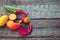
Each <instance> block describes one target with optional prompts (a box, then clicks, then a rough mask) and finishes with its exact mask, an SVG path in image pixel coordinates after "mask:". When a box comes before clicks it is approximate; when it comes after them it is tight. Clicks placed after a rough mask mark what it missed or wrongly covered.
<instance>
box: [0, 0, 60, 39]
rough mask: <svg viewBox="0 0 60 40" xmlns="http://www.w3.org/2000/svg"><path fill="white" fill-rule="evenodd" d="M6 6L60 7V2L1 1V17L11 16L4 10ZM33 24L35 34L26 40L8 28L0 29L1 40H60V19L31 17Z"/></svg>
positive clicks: (32, 0)
mask: <svg viewBox="0 0 60 40" xmlns="http://www.w3.org/2000/svg"><path fill="white" fill-rule="evenodd" d="M4 4H6V5H17V6H19V5H28V4H30V5H31V4H39V5H41V4H49V5H59V4H60V0H31V1H30V0H0V16H1V15H3V14H7V15H9V14H10V12H7V11H6V10H5V9H4V8H3V6H2V5H4ZM57 16H58V15H57ZM29 17H30V16H29ZM37 17H38V16H37ZM18 18H19V17H18ZM16 21H18V20H16ZM31 23H32V24H33V32H32V33H31V34H30V35H28V36H26V37H25V38H22V37H20V36H19V35H18V33H17V31H11V30H10V29H8V28H7V27H6V26H5V27H4V28H0V40H60V18H33V17H31Z"/></svg>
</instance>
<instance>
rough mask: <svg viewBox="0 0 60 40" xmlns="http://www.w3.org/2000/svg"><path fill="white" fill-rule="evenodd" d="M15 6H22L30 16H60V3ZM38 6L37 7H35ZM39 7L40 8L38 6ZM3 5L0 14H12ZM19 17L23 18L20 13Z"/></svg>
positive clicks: (0, 7)
mask: <svg viewBox="0 0 60 40" xmlns="http://www.w3.org/2000/svg"><path fill="white" fill-rule="evenodd" d="M13 6H14V7H22V8H23V10H24V11H27V12H28V13H29V14H28V16H29V17H30V18H60V5H13ZM34 6H36V7H34ZM38 7H39V8H38ZM10 13H11V12H7V11H6V10H5V9H4V8H3V6H0V14H10ZM17 18H18V19H19V18H21V15H19V14H18V16H17Z"/></svg>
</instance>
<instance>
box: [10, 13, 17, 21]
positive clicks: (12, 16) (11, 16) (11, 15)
mask: <svg viewBox="0 0 60 40" xmlns="http://www.w3.org/2000/svg"><path fill="white" fill-rule="evenodd" d="M16 18H17V17H16V14H13V13H12V14H10V15H9V19H10V20H16Z"/></svg>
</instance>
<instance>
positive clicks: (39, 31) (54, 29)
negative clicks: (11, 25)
mask: <svg viewBox="0 0 60 40" xmlns="http://www.w3.org/2000/svg"><path fill="white" fill-rule="evenodd" d="M59 21H60V20H31V23H32V24H33V31H32V33H31V34H30V35H28V37H32V36H33V37H34V36H37V37H41V36H45V35H46V36H51V37H59V35H60V30H59V29H60V27H59V26H60V25H59V24H60V22H59ZM38 35H39V36H38ZM0 36H11V37H12V36H13V37H19V35H18V32H17V31H12V30H10V29H8V28H7V27H4V28H0Z"/></svg>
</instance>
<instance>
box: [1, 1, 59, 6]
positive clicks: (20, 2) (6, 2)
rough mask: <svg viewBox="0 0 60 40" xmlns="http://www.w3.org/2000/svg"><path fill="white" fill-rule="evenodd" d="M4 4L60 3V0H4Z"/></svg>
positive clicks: (2, 2)
mask: <svg viewBox="0 0 60 40" xmlns="http://www.w3.org/2000/svg"><path fill="white" fill-rule="evenodd" d="M2 4H60V0H2V1H0V5H2Z"/></svg>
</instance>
